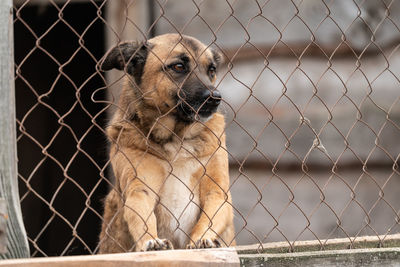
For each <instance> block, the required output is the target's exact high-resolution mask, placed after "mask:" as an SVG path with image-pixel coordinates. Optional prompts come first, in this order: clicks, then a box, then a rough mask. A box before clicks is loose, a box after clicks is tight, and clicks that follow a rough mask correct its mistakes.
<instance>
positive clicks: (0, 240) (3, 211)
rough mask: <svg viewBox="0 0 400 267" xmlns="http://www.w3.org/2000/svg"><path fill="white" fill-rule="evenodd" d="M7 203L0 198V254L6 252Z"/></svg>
mask: <svg viewBox="0 0 400 267" xmlns="http://www.w3.org/2000/svg"><path fill="white" fill-rule="evenodd" d="M7 218H8V214H7V203H6V200H5V199H4V198H0V253H6V252H7Z"/></svg>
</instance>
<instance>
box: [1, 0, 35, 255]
mask: <svg viewBox="0 0 400 267" xmlns="http://www.w3.org/2000/svg"><path fill="white" fill-rule="evenodd" d="M12 11H13V10H12V0H1V1H0V197H1V198H4V199H5V200H6V204H7V214H8V220H7V230H6V231H7V242H8V243H7V252H6V253H4V254H1V255H0V258H24V257H29V246H28V241H27V237H26V232H25V228H24V224H23V221H22V214H21V207H20V202H19V193H18V180H17V178H18V177H17V156H16V128H15V124H16V123H15V92H14V90H15V87H14V49H13V46H14V43H13V15H12Z"/></svg>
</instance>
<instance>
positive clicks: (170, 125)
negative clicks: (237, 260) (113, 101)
mask: <svg viewBox="0 0 400 267" xmlns="http://www.w3.org/2000/svg"><path fill="white" fill-rule="evenodd" d="M220 60H221V56H220V55H219V54H218V53H217V52H215V51H214V50H212V49H211V48H208V47H206V46H205V45H204V44H202V43H201V42H199V41H198V40H196V39H194V38H192V37H189V36H181V35H177V34H166V35H161V36H157V37H155V38H153V39H150V40H148V41H147V42H145V43H134V42H126V43H122V44H120V45H118V46H117V47H115V48H113V49H111V50H110V51H109V52H108V53H107V54H106V55H105V57H104V59H103V61H102V62H101V65H100V68H101V69H102V70H110V69H112V68H116V69H119V70H122V71H124V72H125V74H126V75H125V76H126V78H125V79H126V80H125V84H124V86H123V88H122V91H121V96H120V100H119V107H118V109H117V111H116V112H115V114H114V117H113V119H112V121H111V123H110V126H109V127H108V128H107V135H108V137H109V140H110V142H111V150H110V160H111V163H112V167H113V170H114V174H115V177H116V185H115V187H114V188H113V189H112V190H111V192H110V193H109V194H108V196H107V198H106V200H105V208H104V221H103V224H102V231H101V234H100V245H99V252H100V253H115V252H126V251H147V250H159V249H172V248H211V247H219V246H229V245H234V244H235V241H234V237H235V234H234V228H233V212H232V206H231V205H232V204H231V203H232V201H231V196H230V192H229V176H228V156H227V152H226V147H225V133H224V117H223V115H221V114H220V113H218V112H217V111H216V110H217V106H218V104H219V101H220V95H219V92H218V91H217V90H216V89H215V87H214V86H213V84H214V83H215V70H216V69H217V68H218V66H219V64H220Z"/></svg>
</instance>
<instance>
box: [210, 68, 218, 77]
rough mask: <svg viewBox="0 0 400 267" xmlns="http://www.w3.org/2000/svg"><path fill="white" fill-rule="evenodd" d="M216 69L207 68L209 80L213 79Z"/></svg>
mask: <svg viewBox="0 0 400 267" xmlns="http://www.w3.org/2000/svg"><path fill="white" fill-rule="evenodd" d="M216 72H217V69H216V68H215V67H214V66H211V67H209V68H208V75H210V77H211V79H213V78H214V77H215V74H216Z"/></svg>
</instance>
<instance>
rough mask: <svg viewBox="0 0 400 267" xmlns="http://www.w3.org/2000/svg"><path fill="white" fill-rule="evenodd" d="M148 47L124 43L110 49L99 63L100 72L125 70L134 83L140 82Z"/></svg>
mask: <svg viewBox="0 0 400 267" xmlns="http://www.w3.org/2000/svg"><path fill="white" fill-rule="evenodd" d="M148 49H149V45H148V44H147V43H144V42H140V43H138V42H126V43H122V44H119V45H117V46H116V47H113V48H111V49H110V50H109V51H108V52H107V53H106V55H105V56H104V58H103V60H102V61H101V62H100V70H102V71H107V70H111V69H118V70H126V72H127V73H128V74H130V75H132V76H133V77H134V78H135V79H136V82H137V83H138V80H140V77H141V76H142V73H143V67H144V64H145V63H146V58H147V54H148Z"/></svg>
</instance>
